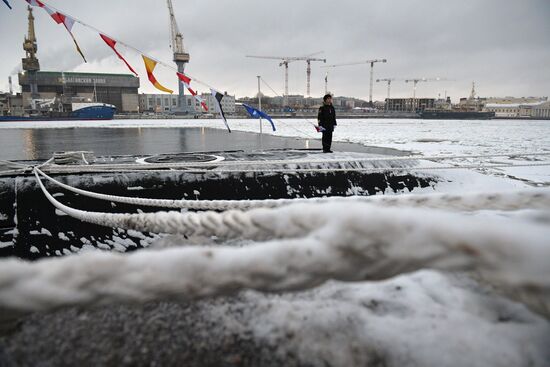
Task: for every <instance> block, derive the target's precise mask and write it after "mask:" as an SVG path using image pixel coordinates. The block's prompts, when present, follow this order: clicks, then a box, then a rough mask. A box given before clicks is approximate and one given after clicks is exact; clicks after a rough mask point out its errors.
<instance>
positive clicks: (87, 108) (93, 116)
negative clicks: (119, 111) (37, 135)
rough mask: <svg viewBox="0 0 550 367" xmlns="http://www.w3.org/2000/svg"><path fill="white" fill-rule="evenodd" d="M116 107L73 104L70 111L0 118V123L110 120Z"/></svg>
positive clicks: (98, 104)
mask: <svg viewBox="0 0 550 367" xmlns="http://www.w3.org/2000/svg"><path fill="white" fill-rule="evenodd" d="M115 112H116V107H115V106H113V105H110V104H106V103H97V102H82V103H73V104H72V111H70V112H58V111H47V112H45V113H40V114H36V115H30V116H0V121H66V120H112V119H113V117H114V115H115Z"/></svg>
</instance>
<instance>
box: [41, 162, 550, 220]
mask: <svg viewBox="0 0 550 367" xmlns="http://www.w3.org/2000/svg"><path fill="white" fill-rule="evenodd" d="M36 172H37V173H39V174H40V175H41V176H43V177H45V178H46V179H48V180H49V181H50V182H52V183H54V184H55V185H57V186H59V187H61V188H63V189H66V190H69V191H71V192H74V193H76V194H79V195H83V196H87V197H91V198H94V199H98V200H105V201H110V202H116V203H123V204H130V205H140V206H149V207H159V208H174V209H176V208H177V209H191V210H213V211H225V210H250V209H253V208H275V207H279V206H283V205H289V204H297V203H326V202H334V201H344V202H348V201H361V202H367V203H378V204H383V205H384V206H422V207H428V208H439V209H453V210H465V211H466V210H468V211H475V210H481V209H491V210H518V209H521V208H532V209H544V208H550V189H530V190H521V191H515V192H509V193H481V194H466V195H461V196H457V195H450V194H430V195H400V196H366V197H365V196H351V197H330V198H312V199H278V200H275V199H271V200H185V199H182V200H166V199H148V198H136V197H125V196H115V195H106V194H100V193H96V192H91V191H87V190H82V189H78V188H75V187H72V186H69V185H66V184H64V183H62V182H59V181H58V180H56V179H54V178H52V177H50V176H48V175H47V174H45V173H44V172H42V171H41V170H40V169H38V168H36ZM37 177H38V176H37ZM67 214H68V213H67Z"/></svg>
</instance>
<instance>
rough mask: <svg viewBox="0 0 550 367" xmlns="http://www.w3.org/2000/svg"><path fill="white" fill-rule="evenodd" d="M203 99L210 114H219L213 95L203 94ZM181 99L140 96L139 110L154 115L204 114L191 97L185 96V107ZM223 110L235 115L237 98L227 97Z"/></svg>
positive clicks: (172, 96)
mask: <svg viewBox="0 0 550 367" xmlns="http://www.w3.org/2000/svg"><path fill="white" fill-rule="evenodd" d="M201 98H202V99H203V100H204V103H205V104H206V106H207V107H208V112H210V113H217V109H216V101H215V99H214V97H212V95H211V94H208V93H203V94H202V95H201ZM180 100H181V97H180V96H179V95H177V94H144V93H142V94H140V95H139V108H140V111H141V112H154V113H181V112H182V111H185V112H188V113H190V114H202V113H205V112H206V111H204V110H203V108H202V106H201V105H200V103H199V102H198V101H197V100H196V99H195V98H194V97H193V96H189V95H185V96H183V101H184V104H185V105H184V106H183V108H182V106H179V101H180ZM222 108H223V110H224V112H225V113H227V114H233V113H235V111H236V109H235V96H230V95H227V94H226V95H225V96H224V97H223V99H222Z"/></svg>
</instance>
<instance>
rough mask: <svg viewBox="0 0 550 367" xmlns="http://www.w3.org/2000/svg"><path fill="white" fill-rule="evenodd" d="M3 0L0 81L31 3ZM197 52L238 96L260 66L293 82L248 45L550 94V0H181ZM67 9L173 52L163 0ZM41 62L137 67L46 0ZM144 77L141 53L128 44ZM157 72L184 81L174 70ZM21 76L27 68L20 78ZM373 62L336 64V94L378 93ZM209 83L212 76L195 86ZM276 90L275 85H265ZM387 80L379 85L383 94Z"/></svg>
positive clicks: (491, 90) (407, 91)
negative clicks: (69, 26)
mask: <svg viewBox="0 0 550 367" xmlns="http://www.w3.org/2000/svg"><path fill="white" fill-rule="evenodd" d="M9 1H10V2H11V3H12V6H13V8H14V10H13V11H10V10H9V9H8V8H7V7H5V6H4V4H3V3H2V2H0V37H1V40H2V42H1V43H0V49H1V50H0V55H1V58H0V90H7V88H8V83H7V78H8V75H10V74H13V73H16V72H17V70H19V69H20V64H21V61H20V59H21V58H22V57H23V55H24V52H23V50H22V41H23V37H24V35H25V33H26V28H27V21H26V11H25V8H26V6H25V5H26V3H25V2H24V1H23V0H9ZM173 2H174V7H175V12H176V17H177V19H178V22H179V26H180V29H181V31H182V33H183V34H184V37H185V46H186V49H187V50H188V52H189V53H190V54H191V62H190V64H189V65H188V69H187V72H188V73H189V74H190V75H191V76H195V77H196V78H198V79H200V80H203V81H205V82H207V83H208V84H210V85H212V86H215V87H216V88H218V89H219V90H221V91H228V92H229V93H230V94H236V95H237V96H244V95H253V94H254V93H255V92H256V89H257V82H256V77H255V76H256V75H262V76H263V77H264V79H266V80H267V81H268V82H269V83H270V84H271V85H272V86H273V87H274V88H275V90H277V92H278V93H280V94H282V93H283V85H284V74H283V69H282V68H281V67H279V66H278V62H277V61H275V60H273V61H270V60H255V59H248V58H245V55H246V54H257V55H274V56H279V55H281V56H300V55H304V54H309V53H313V52H316V51H321V50H323V51H324V52H325V53H324V56H323V57H326V58H327V59H328V63H329V64H332V63H345V62H354V61H359V60H366V59H371V58H387V59H388V63H387V64H379V65H378V66H377V67H376V68H375V78H385V77H395V78H416V77H426V78H433V77H442V78H446V79H449V80H447V81H440V82H434V83H424V84H422V85H419V89H418V95H419V96H434V97H435V96H437V95H438V94H441V96H443V95H444V94H445V92H447V93H448V95H450V96H452V98H453V100H455V101H456V100H458V98H459V97H464V96H467V95H468V94H469V91H470V88H471V83H472V81H476V83H477V90H478V94H479V95H481V96H505V95H513V96H532V95H537V96H538V95H541V96H548V95H550V0H460V1H458V0H452V1H451V0H384V1H381V0H376V1H374V0H339V1H327V0H278V1H258V0H232V1H229V0H173ZM47 3H49V4H51V5H53V6H55V7H57V8H59V9H61V10H64V11H66V12H67V13H68V14H70V15H73V16H75V17H77V18H79V19H81V20H83V21H85V22H87V23H89V24H92V25H94V26H96V27H97V28H99V29H101V30H103V31H104V32H106V33H107V34H110V35H112V36H114V37H117V38H118V39H120V40H122V41H125V42H127V43H129V44H132V45H134V46H135V47H137V48H139V49H141V50H143V51H145V52H147V53H149V54H150V55H152V56H154V57H156V58H158V59H161V60H165V61H167V62H170V60H171V50H170V48H169V37H170V33H169V22H168V10H167V7H166V3H165V1H164V0H117V1H113V0H92V1H90V0H49V2H47ZM35 17H36V28H37V32H38V45H39V52H38V56H39V59H40V63H41V67H42V70H58V71H61V70H64V71H93V72H113V73H120V72H123V73H124V72H127V69H126V68H125V66H124V64H123V63H122V62H120V61H119V60H118V59H117V58H116V56H115V55H114V54H113V53H112V52H111V50H110V49H109V48H108V47H107V46H106V45H105V44H104V43H103V41H101V39H99V37H98V36H97V34H96V33H94V32H93V31H91V30H89V29H85V28H83V27H81V26H79V25H76V26H75V29H74V33H75V36H76V37H77V39H78V40H79V42H80V44H81V47H82V49H83V51H84V53H85V54H86V56H87V58H88V61H89V62H88V64H83V63H82V61H81V59H80V56H79V55H78V54H77V53H76V51H75V50H74V46H73V44H72V41H71V39H70V38H69V36H68V34H67V33H66V31H65V29H64V28H63V27H62V26H59V25H56V24H55V23H54V22H53V20H52V19H51V18H49V17H48V16H47V14H46V13H45V12H44V11H42V10H40V9H36V11H35ZM120 51H121V52H122V53H123V54H124V55H125V56H126V57H127V59H128V61H129V62H130V63H131V64H132V65H134V67H135V68H136V69H137V71H138V72H139V73H140V74H141V76H142V77H141V84H142V88H141V91H143V92H153V91H155V89H154V88H152V87H151V86H150V85H149V84H148V81H147V79H146V77H145V78H143V73H144V68H143V63H142V61H141V59H140V55H138V54H136V53H134V52H133V51H130V50H126V49H124V48H122V47H121V48H120ZM320 66H321V64H318V63H316V64H314V67H313V75H312V94H314V95H318V96H319V95H322V94H323V92H324V73H325V71H326V69H321V68H320ZM157 79H159V81H160V82H161V83H163V84H165V85H166V86H168V87H172V88H174V89H175V88H176V86H177V81H176V80H175V79H174V77H173V73H172V72H171V71H170V70H166V69H164V70H163V69H162V68H160V67H159V69H158V72H157ZM14 81H15V84H17V78H15V79H14ZM368 83H369V72H368V68H367V66H366V65H365V66H350V67H345V68H338V69H334V70H332V71H331V72H330V75H329V89H330V91H332V92H333V93H334V94H336V95H346V96H355V97H360V98H364V99H367V98H368ZM289 84H290V93H291V94H305V90H306V66H305V63H303V62H302V63H294V64H291V66H290V83H289ZM197 88H198V89H199V90H201V91H203V90H205V88H204V87H197ZM265 92H266V94H272V93H270V92H269V91H267V90H266V91H265ZM411 94H412V86H411V85H410V84H405V83H404V82H400V81H397V82H394V86H393V88H392V96H394V97H409V96H411ZM385 96H386V85H382V84H378V85H376V84H375V90H374V97H375V99H377V100H383V99H384V98H385Z"/></svg>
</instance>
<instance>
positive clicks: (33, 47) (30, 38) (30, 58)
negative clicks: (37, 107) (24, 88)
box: [22, 6, 40, 99]
mask: <svg viewBox="0 0 550 367" xmlns="http://www.w3.org/2000/svg"><path fill="white" fill-rule="evenodd" d="M28 11H29V17H28V19H29V29H28V34H27V36H26V37H25V41H24V42H23V50H25V53H26V55H25V58H24V59H23V60H22V61H23V70H24V71H25V72H26V74H27V75H28V78H29V82H30V87H31V91H30V92H31V98H33V99H36V98H38V97H39V94H38V85H37V81H36V73H37V72H38V71H39V70H40V63H39V62H38V58H37V57H36V53H37V51H38V45H37V43H36V32H35V30H34V15H33V14H32V8H31V7H30V6H29V7H28Z"/></svg>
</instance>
